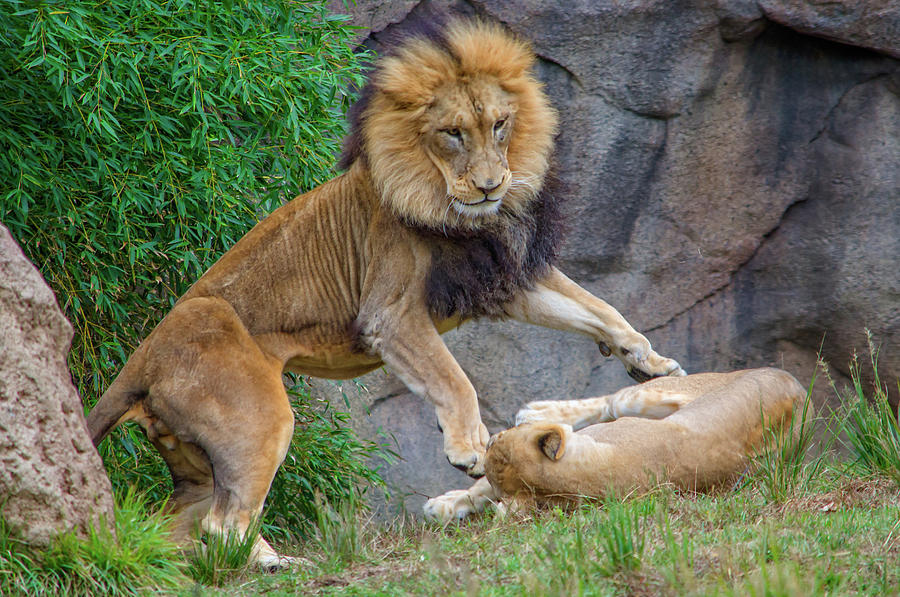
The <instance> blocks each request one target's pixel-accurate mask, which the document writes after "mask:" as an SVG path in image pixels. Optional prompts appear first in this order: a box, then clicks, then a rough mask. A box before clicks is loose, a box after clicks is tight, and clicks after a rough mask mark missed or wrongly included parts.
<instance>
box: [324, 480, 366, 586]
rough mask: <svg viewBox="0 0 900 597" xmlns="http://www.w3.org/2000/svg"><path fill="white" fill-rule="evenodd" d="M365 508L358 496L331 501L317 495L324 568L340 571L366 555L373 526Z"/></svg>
mask: <svg viewBox="0 0 900 597" xmlns="http://www.w3.org/2000/svg"><path fill="white" fill-rule="evenodd" d="M364 510H365V508H364V507H363V506H362V505H361V504H360V503H359V501H358V499H356V498H354V499H347V500H342V501H339V502H336V501H332V502H329V501H326V500H325V499H322V497H321V496H317V499H316V520H315V523H316V526H315V542H316V545H317V548H318V549H317V552H318V553H319V554H320V556H319V558H318V560H319V562H320V564H319V567H320V568H321V569H323V570H332V571H337V570H340V569H341V568H342V567H344V566H346V565H348V564H351V563H353V562H357V561H360V560H362V559H363V558H364V557H365V556H366V554H367V544H368V540H369V539H370V538H371V534H372V530H373V529H372V527H371V526H370V522H371V519H370V518H368V517H366V516H365V515H364V514H362V512H363V511H364Z"/></svg>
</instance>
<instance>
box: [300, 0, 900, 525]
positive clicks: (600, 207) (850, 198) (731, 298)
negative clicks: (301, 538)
mask: <svg viewBox="0 0 900 597" xmlns="http://www.w3.org/2000/svg"><path fill="white" fill-rule="evenodd" d="M340 9H341V8H340V6H338V8H337V10H340ZM347 9H348V10H352V11H353V18H354V23H355V24H357V25H359V26H361V27H364V28H366V30H367V31H368V35H367V36H365V35H361V36H360V39H361V40H364V42H363V43H365V44H366V45H367V46H369V47H372V48H374V49H376V50H377V49H378V48H379V47H380V43H381V40H382V39H384V38H385V37H386V36H388V35H390V33H391V32H392V31H395V30H398V29H403V28H405V27H408V26H410V25H412V24H414V23H415V21H417V20H421V19H432V18H436V17H440V16H441V15H448V14H462V15H473V14H477V15H481V16H483V17H485V18H489V19H495V20H498V21H501V22H503V23H505V24H506V25H507V26H508V27H509V28H510V29H512V30H513V31H515V32H517V33H519V34H521V35H522V36H524V37H526V38H528V39H530V40H532V42H533V45H534V48H535V50H536V52H537V54H538V55H539V57H540V64H539V67H538V69H539V75H540V77H541V78H542V79H543V80H544V81H545V82H546V85H547V91H548V93H549V95H550V96H551V99H552V100H553V103H554V104H555V105H556V107H557V108H558V109H559V111H560V115H561V123H562V130H561V132H560V135H559V139H558V151H557V161H558V163H559V168H558V170H559V173H560V175H561V176H562V178H563V179H564V180H565V181H566V182H567V183H568V185H569V186H570V189H571V212H572V213H571V217H572V232H571V234H570V236H569V238H568V242H567V245H566V247H565V248H564V251H563V255H562V261H561V263H560V267H561V268H562V269H563V271H565V272H566V273H568V274H569V275H571V276H572V277H573V278H575V279H576V280H578V281H579V282H580V283H581V284H583V285H584V286H586V287H587V288H588V289H590V290H591V291H593V292H594V293H596V294H597V295H599V296H601V297H604V298H605V299H606V300H608V301H609V302H610V303H611V304H613V305H614V306H616V307H617V308H618V309H619V310H620V311H621V312H622V313H623V314H624V315H625V316H626V318H628V319H629V320H630V321H631V322H632V323H633V324H634V326H635V327H636V328H637V329H639V330H642V331H644V332H645V333H646V334H647V336H648V337H649V338H650V340H651V342H652V343H653V345H654V347H655V348H656V349H657V350H658V351H659V352H660V353H662V354H665V355H668V356H672V357H674V358H676V359H678V360H679V361H680V362H681V363H682V365H684V366H685V367H686V368H687V369H688V370H689V371H704V370H727V369H735V368H740V367H749V366H762V365H777V366H782V367H785V368H786V369H788V370H789V371H791V372H792V373H794V374H795V375H796V376H797V377H798V378H799V379H801V381H803V382H806V381H808V380H809V379H810V377H811V375H812V373H813V371H814V368H815V361H816V354H817V352H818V351H819V347H820V346H821V351H822V355H823V357H824V358H825V360H826V361H828V362H829V363H830V366H831V369H832V373H833V374H834V376H835V377H836V379H837V381H838V383H841V382H842V380H843V378H844V374H845V373H846V371H847V364H848V361H849V360H850V358H851V356H852V354H853V352H854V350H857V351H860V352H861V353H865V350H866V339H865V332H864V330H865V328H869V329H870V330H871V331H872V333H873V334H874V339H875V342H876V343H877V344H878V345H879V346H880V347H881V355H880V362H879V371H880V373H881V374H882V377H883V378H884V379H886V380H891V381H892V380H895V379H896V378H897V377H898V376H900V346H898V341H900V274H898V269H900V268H898V264H900V62H898V60H897V57H900V4H898V3H897V2H894V1H887V0H883V1H880V2H879V1H873V2H854V1H847V2H815V1H812V0H810V1H806V2H803V1H794V2H789V1H783V2H778V1H774V0H772V1H769V0H762V1H759V2H757V1H740V0H736V1H725V0H722V1H720V2H718V3H717V2H709V1H700V0H643V1H635V2H612V1H596V0H592V1H577V2H544V1H541V0H492V1H491V2H478V1H474V0H473V1H469V2H462V1H453V0H440V1H430V0H423V1H422V2H402V3H397V2H389V1H387V0H359V1H358V2H357V4H356V5H355V6H347ZM446 339H447V342H448V344H449V345H450V348H451V350H452V351H453V352H454V354H455V355H456V356H457V358H458V360H459V361H460V363H461V365H462V367H463V368H464V369H465V370H466V371H467V373H468V374H469V375H470V377H471V378H472V380H473V383H474V384H475V387H476V389H477V390H478V391H479V395H480V399H481V408H482V416H483V418H484V419H485V421H486V423H487V425H488V427H489V428H490V429H491V430H492V431H496V430H498V429H500V428H502V427H505V426H508V425H509V424H510V423H511V422H512V417H513V415H514V413H515V411H516V410H517V408H518V407H519V406H520V405H521V404H523V403H524V402H527V401H528V400H532V399H537V398H541V399H545V398H551V397H561V398H562V397H580V396H587V395H596V394H599V393H606V392H609V391H611V390H615V389H618V388H620V387H622V386H624V385H626V384H628V383H630V380H629V379H628V377H627V376H626V375H625V374H624V371H623V369H622V368H621V366H619V365H618V363H617V362H614V361H612V362H610V361H605V360H604V359H603V358H602V357H601V356H600V355H599V353H598V352H597V350H596V348H595V347H594V346H593V345H592V343H591V342H589V341H588V340H586V339H582V338H579V337H573V336H569V335H566V334H562V333H559V332H554V331H550V330H541V329H534V328H529V327H527V326H524V325H519V324H508V323H494V322H476V323H474V324H470V325H468V326H465V327H463V328H462V329H460V330H458V331H455V332H452V333H450V334H448V335H447V336H446ZM842 372H843V373H842ZM363 383H364V384H366V385H367V386H368V389H369V393H368V395H366V396H360V397H359V400H358V401H357V402H356V403H357V404H359V405H361V406H360V408H359V409H358V410H359V412H358V413H357V415H358V416H356V424H357V426H358V427H359V428H360V429H361V430H362V431H363V433H365V434H367V435H369V436H371V437H374V435H375V432H376V430H377V429H379V428H381V429H383V430H384V431H386V432H388V433H390V434H393V435H394V437H395V438H396V440H397V445H398V446H399V451H400V453H401V456H402V457H403V458H404V460H403V461H401V462H400V463H399V464H397V465H396V466H394V467H392V468H391V469H390V470H388V472H387V477H388V479H389V480H390V481H391V482H393V483H394V484H395V485H396V487H397V495H398V496H399V498H400V500H401V502H402V503H403V505H404V506H405V507H406V508H408V509H409V510H410V511H412V512H417V511H419V509H420V505H421V503H422V501H423V500H424V495H435V494H437V493H440V492H442V491H445V490H446V489H448V488H452V487H461V486H465V484H466V483H467V481H466V479H465V477H464V475H462V474H461V473H458V472H457V471H455V470H454V469H452V468H451V467H449V466H447V465H446V463H445V462H444V459H443V456H442V454H441V451H440V446H441V441H440V435H439V432H438V431H437V429H436V427H435V424H434V420H435V419H434V414H433V411H432V409H431V407H430V406H428V405H425V404H423V403H422V401H421V400H419V399H417V398H415V397H414V396H411V395H410V394H409V393H408V392H407V391H406V390H405V388H404V387H403V386H402V384H400V383H399V382H398V381H397V380H396V379H394V378H393V377H391V376H390V375H388V374H386V373H384V372H382V373H377V374H375V375H372V376H369V377H367V378H364V379H363ZM889 385H891V386H892V389H893V390H896V387H897V385H896V383H893V382H892V383H891V384H889ZM318 386H319V387H320V388H321V391H322V392H323V393H325V394H328V393H334V390H333V389H331V386H329V385H328V384H327V382H320V383H319V384H318ZM345 387H346V385H345ZM816 400H817V401H818V402H819V403H820V404H821V403H823V402H828V401H829V400H833V392H832V390H831V389H830V388H828V387H827V384H826V383H824V382H823V381H822V379H821V378H820V380H819V382H818V383H817V386H816ZM363 407H364V408H363ZM366 410H368V411H370V412H371V415H370V416H366V414H365V413H366Z"/></svg>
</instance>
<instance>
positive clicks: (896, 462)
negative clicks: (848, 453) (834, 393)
mask: <svg viewBox="0 0 900 597" xmlns="http://www.w3.org/2000/svg"><path fill="white" fill-rule="evenodd" d="M867 333H868V332H867ZM869 363H870V364H871V367H872V377H873V384H872V389H871V393H869V392H867V391H866V390H865V388H863V382H862V378H861V371H860V364H859V361H858V359H857V357H856V355H855V354H854V355H853V360H852V361H851V362H850V379H851V381H852V383H853V391H852V392H851V393H848V394H847V395H846V396H844V397H843V399H842V402H841V411H842V413H841V416H840V420H841V422H842V430H843V431H844V433H845V434H846V436H847V441H848V443H849V447H850V448H851V449H852V451H853V453H854V454H856V457H857V462H856V464H857V465H859V466H860V467H862V468H863V469H864V470H865V471H867V472H868V473H869V474H876V475H884V476H885V477H888V478H889V479H892V480H893V481H894V483H896V484H897V485H898V486H900V425H898V422H897V419H898V416H900V410H895V409H893V408H891V405H890V403H889V402H888V393H887V385H885V384H883V383H882V382H881V379H880V377H879V375H878V352H877V351H876V350H875V347H874V345H873V343H872V340H871V337H870V338H869ZM867 394H870V395H867Z"/></svg>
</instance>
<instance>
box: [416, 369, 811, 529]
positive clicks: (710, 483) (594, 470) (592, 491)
mask: <svg viewBox="0 0 900 597" xmlns="http://www.w3.org/2000/svg"><path fill="white" fill-rule="evenodd" d="M805 398H806V391H805V390H804V389H803V387H802V386H801V385H800V384H799V383H798V382H797V380H796V379H794V378H793V377H792V376H791V375H790V374H788V373H786V372H785V371H781V370H778V369H751V370H746V371H736V372H732V373H700V374H695V375H688V376H687V377H666V378H661V379H656V380H653V381H650V382H647V383H646V384H643V385H640V386H633V387H628V388H625V389H623V390H620V391H619V392H616V393H615V394H611V395H609V396H601V397H598V398H588V399H585V400H572V401H558V402H552V401H544V402H534V403H531V404H529V405H528V406H526V407H525V408H524V409H523V410H522V411H520V412H519V414H518V415H517V421H519V422H521V424H520V425H519V426H517V427H514V428H513V429H510V430H507V431H503V432H501V433H499V434H498V435H496V436H495V437H494V438H492V439H491V443H490V444H489V446H488V452H487V460H486V463H485V468H486V470H487V475H486V477H485V478H484V479H481V480H479V481H478V482H477V483H475V485H473V486H472V487H471V488H469V489H468V490H457V491H454V492H449V493H446V494H444V495H442V496H439V497H437V498H433V499H431V500H429V501H428V502H427V503H426V505H425V514H426V516H428V517H429V518H433V519H437V520H441V521H444V522H446V521H449V520H453V519H458V518H463V517H465V516H467V515H469V514H471V513H473V512H478V511H481V510H484V509H485V508H487V507H489V506H490V505H491V504H499V503H502V504H504V505H506V506H511V507H513V508H522V507H523V506H531V505H535V504H560V503H566V502H573V501H577V500H580V499H582V498H597V497H602V496H604V495H607V494H610V493H615V494H618V495H625V494H628V493H630V492H633V491H640V490H645V489H648V488H650V487H652V486H654V485H655V484H657V483H668V484H671V485H673V486H675V487H678V488H681V489H687V490H697V491H702V490H708V489H711V488H713V487H717V486H722V485H724V484H726V483H729V482H732V481H733V480H734V479H735V478H736V477H737V476H738V475H740V474H741V473H742V472H744V471H745V470H746V468H747V466H748V464H749V462H750V458H751V457H752V456H753V455H755V454H758V453H760V452H762V451H763V450H764V449H765V448H766V446H767V445H769V446H771V445H772V443H773V442H771V441H769V442H768V443H767V442H766V441H765V440H766V438H767V434H769V437H771V434H773V433H774V434H786V433H791V434H792V436H791V438H789V439H790V440H791V441H796V439H797V434H798V433H799V431H800V423H801V415H802V413H803V410H802V408H803V406H802V405H803V403H804V399H805ZM805 414H806V416H807V417H812V414H813V413H812V410H811V407H809V408H807V410H806V413H805ZM792 415H796V416H794V423H793V425H791V418H792ZM585 425H588V426H586V427H584V428H583V429H582V430H581V431H578V432H576V430H577V429H578V428H579V426H585Z"/></svg>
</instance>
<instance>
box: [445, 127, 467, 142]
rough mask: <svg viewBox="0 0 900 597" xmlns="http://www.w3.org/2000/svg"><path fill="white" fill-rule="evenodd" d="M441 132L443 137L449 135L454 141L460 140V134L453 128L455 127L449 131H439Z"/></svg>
mask: <svg viewBox="0 0 900 597" xmlns="http://www.w3.org/2000/svg"><path fill="white" fill-rule="evenodd" d="M441 132H442V133H444V134H445V135H450V136H451V137H454V138H456V139H461V138H462V133H460V131H459V129H458V128H455V127H454V128H451V129H441Z"/></svg>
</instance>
